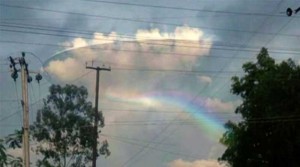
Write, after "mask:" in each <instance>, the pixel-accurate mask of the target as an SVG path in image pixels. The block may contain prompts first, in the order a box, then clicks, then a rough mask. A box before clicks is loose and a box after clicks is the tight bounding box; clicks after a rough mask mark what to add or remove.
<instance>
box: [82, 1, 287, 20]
mask: <svg viewBox="0 0 300 167" xmlns="http://www.w3.org/2000/svg"><path fill="white" fill-rule="evenodd" d="M82 1H88V2H98V3H103V4H114V5H124V6H135V7H143V8H158V9H171V10H182V11H191V12H203V13H214V14H216V13H217V14H226V15H238V16H271V17H286V16H285V15H280V14H279V15H274V14H268V13H253V12H236V11H220V10H208V9H197V8H185V7H175V6H162V5H152V4H139V3H131V2H116V1H104V0H82Z"/></svg>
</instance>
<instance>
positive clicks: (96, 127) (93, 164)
mask: <svg viewBox="0 0 300 167" xmlns="http://www.w3.org/2000/svg"><path fill="white" fill-rule="evenodd" d="M86 68H87V69H92V70H96V71H97V73H96V95H95V96H96V97H95V119H94V145H93V159H92V161H93V162H92V167H96V166H97V165H96V162H97V156H98V153H97V147H98V146H97V145H98V142H97V140H98V122H99V113H98V99H99V78H100V71H102V70H103V71H111V69H110V68H100V67H89V66H86Z"/></svg>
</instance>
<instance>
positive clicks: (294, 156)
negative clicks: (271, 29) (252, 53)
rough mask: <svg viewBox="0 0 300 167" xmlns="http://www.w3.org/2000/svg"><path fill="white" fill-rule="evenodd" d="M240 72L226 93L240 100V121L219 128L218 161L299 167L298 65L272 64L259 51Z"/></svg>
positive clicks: (236, 166) (289, 62) (248, 166)
mask: <svg viewBox="0 0 300 167" xmlns="http://www.w3.org/2000/svg"><path fill="white" fill-rule="evenodd" d="M243 70H244V72H245V75H244V76H243V77H240V78H239V77H233V78H232V81H233V84H232V89H231V91H232V93H233V94H235V95H239V96H240V97H241V98H242V100H243V102H242V104H241V105H240V106H238V107H237V109H236V111H235V112H236V113H237V114H241V116H242V121H240V122H239V123H233V122H228V123H226V124H225V126H226V128H227V131H226V132H225V133H224V134H223V137H222V138H221V143H223V144H225V145H226V146H227V149H226V151H225V152H224V154H223V155H222V157H221V158H220V160H222V161H227V162H228V163H229V164H230V165H231V166H232V167H241V166H243V167H253V166H261V167H265V166H272V167H273V166H287V167H296V166H299V164H300V159H299V155H300V131H299V129H298V128H299V127H300V102H299V100H300V67H299V66H297V65H296V64H295V63H294V62H293V61H292V60H290V59H289V60H287V61H283V62H281V63H280V64H276V63H275V61H274V59H272V58H271V57H270V56H269V54H268V51H267V49H266V48H262V49H261V51H260V53H259V54H258V56H257V62H255V63H253V62H248V63H245V64H244V65H243Z"/></svg>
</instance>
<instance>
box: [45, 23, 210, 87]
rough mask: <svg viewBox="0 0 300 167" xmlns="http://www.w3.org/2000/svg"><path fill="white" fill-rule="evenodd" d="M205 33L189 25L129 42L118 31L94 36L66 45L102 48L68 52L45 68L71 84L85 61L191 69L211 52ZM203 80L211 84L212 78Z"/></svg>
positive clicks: (139, 35)
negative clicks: (65, 55)
mask: <svg viewBox="0 0 300 167" xmlns="http://www.w3.org/2000/svg"><path fill="white" fill-rule="evenodd" d="M203 34H204V33H203V32H202V31H201V30H200V29H197V28H192V27H188V26H183V27H177V28H176V29H175V30H174V32H161V31H160V30H159V29H151V30H137V33H136V36H135V37H134V39H131V40H129V41H128V39H124V38H122V36H120V35H118V34H117V33H116V32H111V33H110V34H108V35H104V34H102V33H94V38H93V39H91V40H87V39H82V38H76V39H74V40H73V41H71V42H66V43H65V44H66V45H71V46H73V47H74V48H77V47H83V46H89V45H95V44H101V45H97V46H94V47H84V48H77V49H72V50H68V54H70V57H69V58H67V59H64V60H59V59H57V60H53V61H51V62H50V63H49V64H48V66H47V67H45V69H46V70H47V71H48V72H49V73H50V74H53V75H55V76H56V78H58V79H59V80H61V81H69V80H71V79H72V78H74V77H76V76H78V75H80V74H83V73H84V72H85V70H84V68H85V67H84V64H85V62H86V61H91V60H95V61H101V62H104V63H105V64H107V62H109V63H111V64H110V65H111V66H112V68H113V67H121V68H122V67H123V68H124V67H128V66H130V67H131V68H137V67H141V68H152V69H153V68H156V69H179V68H184V67H188V68H190V67H193V65H194V64H195V63H196V60H197V59H198V58H199V57H201V56H204V55H208V54H209V52H210V48H211V46H212V42H211V39H210V38H204V35H203ZM95 48H97V49H95ZM109 63H108V64H109ZM187 70H189V69H187ZM149 75H150V74H149ZM151 75H152V74H151ZM120 77H121V78H122V77H127V76H125V75H124V76H120ZM149 78H150V77H149ZM203 79H204V80H206V81H207V82H209V81H208V78H203ZM145 82H147V81H146V80H145ZM149 83H151V82H149Z"/></svg>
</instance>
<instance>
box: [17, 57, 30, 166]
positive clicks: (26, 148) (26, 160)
mask: <svg viewBox="0 0 300 167" xmlns="http://www.w3.org/2000/svg"><path fill="white" fill-rule="evenodd" d="M19 63H20V66H21V79H22V106H23V131H24V133H23V154H24V162H23V163H24V167H29V166H30V154H29V108H28V82H27V79H28V68H27V67H28V65H27V63H26V61H25V53H24V52H23V53H22V57H21V58H20V59H19Z"/></svg>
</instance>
